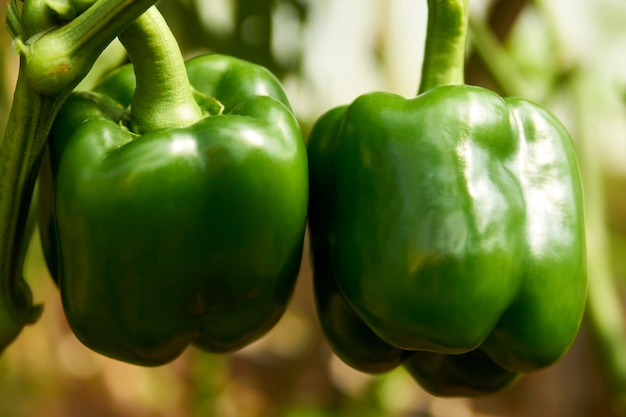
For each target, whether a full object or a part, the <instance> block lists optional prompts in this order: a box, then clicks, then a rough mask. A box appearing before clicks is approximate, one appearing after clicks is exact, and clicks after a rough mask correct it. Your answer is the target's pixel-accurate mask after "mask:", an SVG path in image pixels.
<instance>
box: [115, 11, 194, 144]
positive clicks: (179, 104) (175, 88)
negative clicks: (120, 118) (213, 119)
mask: <svg viewBox="0 0 626 417" xmlns="http://www.w3.org/2000/svg"><path fill="white" fill-rule="evenodd" d="M119 39H120V41H121V42H122V45H124V47H125V48H126V51H127V52H128V55H129V57H130V59H131V61H132V62H133V67H134V71H135V76H136V78H137V87H136V90H135V95H134V96H133V100H132V103H131V106H130V109H131V119H132V125H131V129H132V130H134V131H135V132H136V133H141V132H146V131H152V130H157V129H163V128H168V127H185V126H188V125H191V124H193V123H195V122H197V121H198V120H200V119H202V117H203V115H202V110H201V109H200V107H199V106H198V104H197V103H196V101H195V99H194V97H193V91H192V89H191V85H190V84H189V79H188V77H187V71H186V69H185V62H184V60H183V57H182V55H181V53H180V49H179V48H178V44H177V42H176V38H175V37H174V35H173V34H172V32H171V31H170V29H169V27H168V26H167V23H166V22H165V20H164V19H163V17H162V16H161V14H160V13H159V11H158V10H157V9H156V7H151V8H150V9H148V11H146V13H144V14H143V15H142V16H141V17H140V18H139V19H137V21H136V22H135V23H134V24H132V25H131V26H130V27H129V28H128V29H126V30H125V31H124V32H122V33H121V34H120V36H119Z"/></svg>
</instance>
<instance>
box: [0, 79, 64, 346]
mask: <svg viewBox="0 0 626 417" xmlns="http://www.w3.org/2000/svg"><path fill="white" fill-rule="evenodd" d="M20 75H22V74H20ZM64 98H65V97H63V96H58V97H54V98H51V97H46V96H40V95H37V94H31V93H30V92H29V91H28V87H27V86H26V83H25V81H24V78H23V77H22V76H20V77H19V78H18V82H17V86H16V92H15V98H14V101H13V106H12V108H11V114H10V116H9V121H8V124H7V130H6V134H5V138H4V141H3V142H2V146H1V147H0V179H1V182H0V297H1V298H0V351H2V350H3V349H4V347H6V346H7V345H8V344H9V343H10V342H11V341H12V340H13V339H14V338H15V337H16V336H17V334H18V333H19V332H20V330H21V329H22V326H23V325H24V324H27V323H32V322H33V321H35V320H36V319H37V316H38V309H36V308H34V307H32V300H31V298H32V296H31V294H30V289H29V288H28V286H27V285H26V284H25V282H24V279H23V276H22V262H23V258H24V254H23V251H24V248H25V247H26V245H27V242H25V240H29V239H30V236H26V235H25V234H24V229H25V226H26V220H27V217H28V207H29V206H30V200H31V196H32V191H33V188H34V185H35V181H36V178H37V172H38V166H39V161H40V159H41V154H42V150H43V148H44V146H45V140H46V135H45V134H42V132H47V131H48V130H49V129H50V126H51V125H52V121H53V120H54V115H56V113H57V111H58V108H59V107H60V105H61V103H62V102H63V100H64Z"/></svg>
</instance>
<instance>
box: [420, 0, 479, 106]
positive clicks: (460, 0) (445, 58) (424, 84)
mask: <svg viewBox="0 0 626 417" xmlns="http://www.w3.org/2000/svg"><path fill="white" fill-rule="evenodd" d="M468 9H469V0H428V25H427V29H426V43H425V46H424V61H423V63H422V78H421V82H420V86H419V92H418V93H419V94H421V93H423V92H425V91H428V90H430V89H432V88H434V87H437V86H442V85H454V84H463V83H464V81H465V75H464V69H465V44H466V42H467V26H468V15H469V10H468Z"/></svg>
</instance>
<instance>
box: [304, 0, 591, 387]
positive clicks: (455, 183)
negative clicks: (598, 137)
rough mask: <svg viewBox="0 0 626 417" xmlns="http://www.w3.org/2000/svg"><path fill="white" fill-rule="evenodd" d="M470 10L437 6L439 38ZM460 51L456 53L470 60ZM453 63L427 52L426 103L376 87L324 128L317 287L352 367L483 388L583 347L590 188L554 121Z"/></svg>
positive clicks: (338, 347)
mask: <svg viewBox="0 0 626 417" xmlns="http://www.w3.org/2000/svg"><path fill="white" fill-rule="evenodd" d="M435 3H437V4H435ZM463 3H464V4H463ZM460 5H462V6H463V7H466V6H467V3H466V2H453V1H451V2H447V3H445V4H444V3H441V2H435V1H432V2H429V7H431V8H432V9H433V10H431V13H432V14H430V13H429V35H428V36H429V37H430V38H431V42H432V41H433V39H432V37H433V36H435V35H434V34H433V33H432V32H431V30H434V29H432V27H433V25H435V26H436V25H441V24H442V22H441V20H440V19H441V16H446V12H452V13H453V14H452V15H453V16H454V12H455V8H458V7H459V6H460ZM437 10H439V11H441V12H442V13H440V14H438V15H437V13H436V11H437ZM456 12H457V13H459V15H460V16H461V17H457V18H456V19H459V18H465V17H464V16H465V13H466V9H463V8H460V9H456ZM433 15H434V17H433V18H432V21H431V16H433ZM449 18H450V17H449V16H448V19H449ZM443 23H444V24H445V27H446V30H447V32H446V37H445V41H446V42H453V41H454V39H453V40H450V37H449V32H450V30H449V25H450V21H445V20H444V22H443ZM452 32H454V31H452ZM457 36H458V37H459V39H463V40H464V39H465V34H464V31H462V30H461V31H459V33H458V34H457ZM436 40H437V41H440V40H441V38H440V37H438V38H437V39H436ZM427 42H428V41H427ZM452 46H453V47H458V44H457V43H454V44H453V45H452ZM462 52H463V48H457V50H453V51H452V52H450V54H451V55H452V57H451V58H449V59H452V60H456V61H454V62H460V67H461V68H462V62H463V60H462V57H463V54H462ZM427 53H428V51H427ZM435 58H436V59H438V60H441V59H442V55H441V54H439V55H436V56H435ZM435 64H436V65H435ZM429 65H430V66H429ZM440 65H441V61H439V62H437V63H433V62H432V61H428V60H426V61H425V70H424V78H423V82H422V93H421V94H419V95H418V96H417V97H416V98H412V99H405V98H402V97H399V96H397V95H393V94H388V93H371V94H367V95H364V96H361V97H359V98H357V99H356V100H355V101H354V102H353V103H352V104H351V105H349V106H343V107H339V108H336V109H333V110H331V111H329V112H327V113H326V114H325V115H323V116H322V117H321V118H320V119H319V120H318V122H317V123H316V124H315V126H314V127H313V130H312V132H311V135H310V138H309V144H308V152H309V169H310V171H309V178H310V205H309V226H310V232H311V245H312V259H313V267H314V286H315V293H316V302H317V309H318V313H319V318H320V322H321V325H322V328H323V329H324V332H325V334H326V336H327V338H328V340H329V343H330V345H331V346H332V347H333V350H334V351H335V353H336V354H337V355H338V356H339V357H340V358H342V359H343V360H344V361H345V362H346V363H348V364H349V365H351V366H353V367H355V368H356V369H359V370H362V371H364V372H384V371H388V370H390V369H393V368H395V367H396V366H398V365H400V364H405V365H406V368H407V369H408V370H409V372H410V373H411V374H412V375H413V376H414V377H415V379H416V380H417V381H418V382H419V383H420V384H421V385H422V386H423V387H424V388H425V389H427V390H428V391H430V392H431V393H433V394H436V395H442V396H455V395H479V394H485V393H489V392H493V391H495V390H498V389H501V388H503V387H505V386H507V385H509V384H510V383H512V382H513V381H515V380H516V379H517V378H518V377H519V375H520V374H521V373H526V372H531V371H535V370H537V369H541V368H543V367H546V366H548V365H550V364H552V363H554V362H555V361H557V360H558V359H559V358H561V357H562V356H563V355H564V354H565V353H566V352H567V350H568V349H569V347H570V346H571V345H572V343H573V341H574V338H575V336H576V334H577V332H578V329H579V326H580V323H581V319H582V314H583V311H584V307H585V297H586V261H585V239H584V222H583V207H582V188H581V183H580V175H579V170H578V165H577V160H576V155H575V151H574V147H573V144H572V141H571V139H570V137H569V135H568V134H567V132H566V130H565V128H564V127H563V126H562V124H561V123H560V122H559V121H558V120H557V119H556V118H555V117H554V116H553V115H552V114H550V113H549V112H548V111H547V110H545V109H543V108H541V107H540V106H538V105H537V104H534V103H532V102H531V101H528V100H524V99H519V98H508V99H503V98H501V97H499V96H498V95H496V94H495V93H493V92H491V91H489V90H486V89H483V88H480V87H473V86H467V85H462V82H458V81H459V79H458V77H459V72H458V71H456V72H455V70H457V69H458V67H453V68H452V70H451V71H450V72H449V73H448V74H447V75H446V74H445V71H436V70H435V69H436V68H437V67H438V66H440ZM442 74H444V76H445V77H448V78H449V80H450V81H451V82H449V83H448V82H442V78H441V77H442ZM460 74H461V77H462V71H461V72H460ZM445 77H444V78H443V80H444V81H445Z"/></svg>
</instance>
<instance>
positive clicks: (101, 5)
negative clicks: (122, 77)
mask: <svg viewBox="0 0 626 417" xmlns="http://www.w3.org/2000/svg"><path fill="white" fill-rule="evenodd" d="M154 3H156V0H134V1H132V0H98V1H96V2H95V3H94V4H93V5H92V6H91V7H89V8H88V9H87V10H85V11H84V12H83V13H82V14H80V15H79V16H78V17H77V18H76V19H74V20H72V21H71V22H69V23H68V24H66V25H64V26H61V27H59V28H56V29H53V30H50V31H47V32H45V33H43V34H40V33H37V34H35V35H33V36H31V37H29V38H28V39H25V40H23V39H19V38H18V39H16V40H15V41H16V46H17V48H18V50H19V51H20V52H21V53H22V54H23V55H24V56H25V58H26V60H25V63H26V65H25V76H26V81H27V83H28V86H29V88H30V89H31V90H32V91H35V92H37V93H39V94H43V95H50V96H53V95H58V94H65V93H68V92H69V91H71V90H72V89H73V88H74V87H76V85H77V84H78V82H80V80H82V79H83V78H84V77H85V75H86V74H87V72H89V70H90V69H91V67H92V65H93V63H94V62H95V60H96V58H97V57H98V56H99V55H100V54H101V53H102V51H103V50H104V48H105V47H106V46H107V45H108V44H109V43H111V41H112V40H113V39H115V37H117V36H118V34H120V33H121V32H122V31H123V30H124V29H126V28H127V27H128V26H129V25H130V24H131V23H132V22H134V21H135V20H136V19H137V18H138V17H139V16H140V15H141V14H143V12H144V11H145V10H147V9H148V8H149V7H150V6H152V5H153V4H154ZM24 25H26V21H24ZM25 29H27V28H26V27H25ZM28 33H30V31H28Z"/></svg>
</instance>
